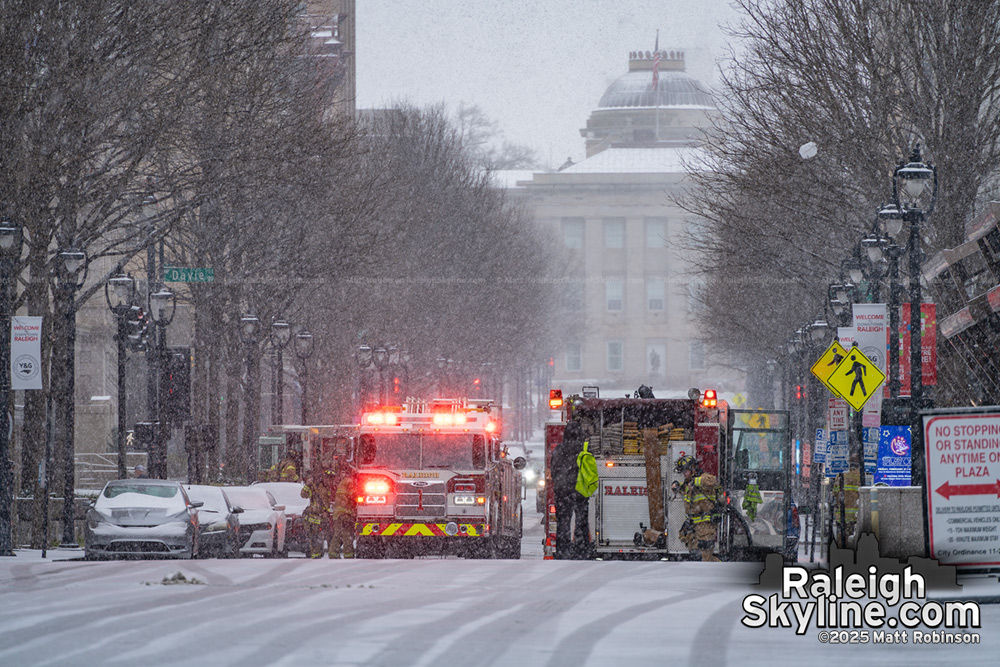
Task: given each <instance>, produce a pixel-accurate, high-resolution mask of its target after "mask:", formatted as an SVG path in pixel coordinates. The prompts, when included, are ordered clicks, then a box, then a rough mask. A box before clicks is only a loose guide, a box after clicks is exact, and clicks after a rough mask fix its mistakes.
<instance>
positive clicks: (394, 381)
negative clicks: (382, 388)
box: [392, 375, 399, 394]
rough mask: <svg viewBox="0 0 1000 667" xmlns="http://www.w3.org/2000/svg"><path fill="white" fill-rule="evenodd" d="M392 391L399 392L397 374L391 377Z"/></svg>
mask: <svg viewBox="0 0 1000 667" xmlns="http://www.w3.org/2000/svg"><path fill="white" fill-rule="evenodd" d="M392 393H393V394H398V393H399V376H398V375H397V376H396V377H394V378H392Z"/></svg>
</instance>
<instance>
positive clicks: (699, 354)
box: [688, 340, 705, 371]
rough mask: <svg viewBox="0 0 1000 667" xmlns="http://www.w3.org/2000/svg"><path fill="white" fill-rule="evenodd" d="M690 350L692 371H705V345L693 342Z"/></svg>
mask: <svg viewBox="0 0 1000 667" xmlns="http://www.w3.org/2000/svg"><path fill="white" fill-rule="evenodd" d="M688 349H689V352H688V368H689V369H690V370H692V371H703V370H705V344H704V343H702V342H701V341H697V340H693V341H691V343H690V346H689V348H688Z"/></svg>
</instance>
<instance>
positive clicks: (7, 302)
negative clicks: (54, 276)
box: [0, 220, 24, 556]
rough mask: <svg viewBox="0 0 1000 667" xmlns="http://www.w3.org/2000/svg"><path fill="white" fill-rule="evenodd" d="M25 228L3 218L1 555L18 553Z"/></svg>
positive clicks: (0, 269)
mask: <svg viewBox="0 0 1000 667" xmlns="http://www.w3.org/2000/svg"><path fill="white" fill-rule="evenodd" d="M23 235H24V229H23V227H21V225H18V224H16V223H13V222H11V221H10V220H3V221H0V336H3V340H2V342H0V556H13V555H14V541H13V527H14V523H13V508H14V490H13V486H14V475H13V471H12V470H11V465H10V456H9V452H10V434H11V432H12V431H13V427H14V425H13V424H12V423H11V421H10V412H9V411H8V406H9V405H10V333H11V317H12V316H13V314H14V309H13V300H14V295H13V292H14V283H15V280H16V279H15V277H14V272H15V270H16V268H17V263H18V260H19V259H20V258H21V242H22V240H23Z"/></svg>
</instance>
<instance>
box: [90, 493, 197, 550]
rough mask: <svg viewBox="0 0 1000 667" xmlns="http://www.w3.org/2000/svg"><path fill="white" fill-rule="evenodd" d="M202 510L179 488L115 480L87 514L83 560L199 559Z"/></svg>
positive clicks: (92, 504)
mask: <svg viewBox="0 0 1000 667" xmlns="http://www.w3.org/2000/svg"><path fill="white" fill-rule="evenodd" d="M201 506H202V503H201V501H192V500H191V499H190V498H189V497H188V495H187V493H186V492H185V490H184V487H183V486H181V484H180V483H179V482H170V481H166V480H158V479H119V480H112V481H110V482H108V483H107V484H105V485H104V489H103V490H102V491H101V493H100V495H99V496H98V497H97V499H96V500H95V501H94V502H93V503H91V505H90V508H89V509H88V510H87V525H86V528H85V532H84V557H85V558H87V559H88V560H94V559H98V558H115V557H132V558H144V557H161V558H194V557H196V556H197V555H198V547H199V537H200V527H199V524H198V509H199V508H200V507H201Z"/></svg>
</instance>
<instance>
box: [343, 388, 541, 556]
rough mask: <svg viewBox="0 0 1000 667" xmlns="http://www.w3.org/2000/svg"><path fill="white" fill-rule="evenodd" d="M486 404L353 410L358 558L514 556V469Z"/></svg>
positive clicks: (496, 413) (448, 402)
mask: <svg viewBox="0 0 1000 667" xmlns="http://www.w3.org/2000/svg"><path fill="white" fill-rule="evenodd" d="M500 416H501V415H500V408H499V406H496V405H494V404H493V402H492V401H488V400H472V399H433V400H430V401H423V400H417V399H408V400H407V401H406V402H405V403H404V404H403V405H402V406H399V407H393V408H382V409H378V410H375V411H371V412H367V413H365V414H363V415H362V420H361V426H360V434H359V439H358V450H357V453H356V457H355V465H356V478H355V481H356V487H355V488H356V490H357V523H356V524H355V526H356V534H357V550H356V553H357V554H358V556H359V557H361V558H384V557H387V556H392V557H403V558H407V557H413V556H422V555H435V554H439V555H449V554H451V555H459V556H464V557H470V558H520V555H521V534H522V529H523V517H522V515H521V475H520V473H519V471H520V470H521V469H523V468H524V466H525V463H526V461H525V459H524V458H522V457H517V458H516V459H514V460H513V461H512V460H510V457H509V456H507V450H506V448H504V447H502V446H501V443H500V426H501V422H500Z"/></svg>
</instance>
